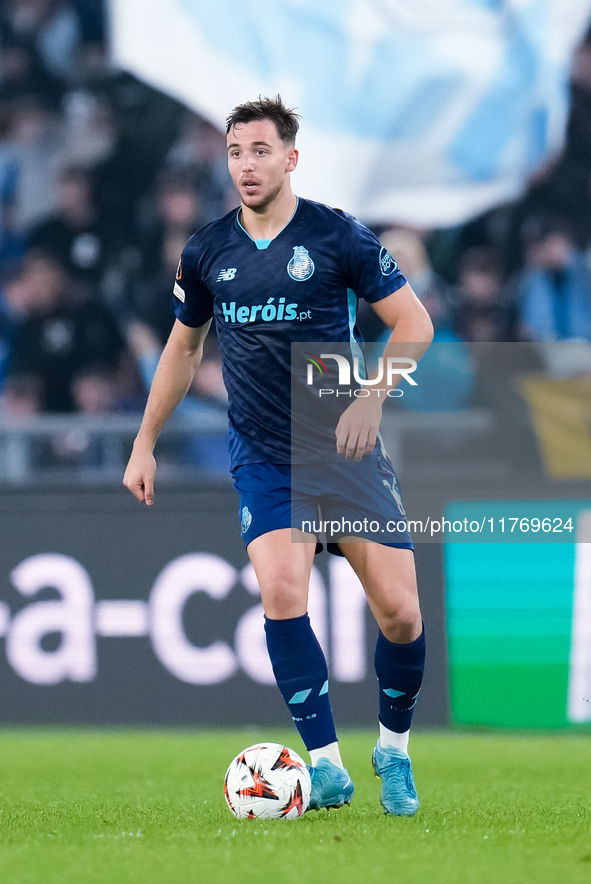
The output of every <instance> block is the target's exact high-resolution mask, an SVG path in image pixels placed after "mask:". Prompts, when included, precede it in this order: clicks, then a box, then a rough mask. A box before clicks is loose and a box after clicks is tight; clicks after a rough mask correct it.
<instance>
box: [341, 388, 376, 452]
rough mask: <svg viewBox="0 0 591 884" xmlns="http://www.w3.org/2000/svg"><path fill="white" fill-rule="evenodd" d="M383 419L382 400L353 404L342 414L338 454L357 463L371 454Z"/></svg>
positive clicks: (370, 399) (374, 397)
mask: <svg viewBox="0 0 591 884" xmlns="http://www.w3.org/2000/svg"><path fill="white" fill-rule="evenodd" d="M381 419H382V400H380V399H378V397H377V396H367V397H366V398H364V399H356V400H355V402H352V403H351V405H349V407H348V408H347V409H346V410H345V411H344V412H343V413H342V415H341V417H340V420H339V422H338V424H337V428H336V430H335V435H336V437H337V451H338V453H339V454H344V455H345V457H346V458H347V460H356V461H359V460H361V458H362V457H363V456H364V455H366V454H370V453H371V452H372V451H373V449H374V447H375V444H376V442H377V439H378V430H379V428H380V421H381Z"/></svg>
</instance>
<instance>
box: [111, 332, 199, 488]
mask: <svg viewBox="0 0 591 884" xmlns="http://www.w3.org/2000/svg"><path fill="white" fill-rule="evenodd" d="M210 325H211V320H209V321H208V322H206V323H205V324H204V325H202V326H200V327H198V328H191V327H190V326H187V325H184V324H183V323H182V322H180V321H179V320H178V319H177V320H176V321H175V324H174V326H173V328H172V331H171V333H170V337H169V339H168V341H167V344H166V346H165V348H164V350H163V351H162V356H161V357H160V362H159V363H158V368H157V369H156V374H155V375H154V380H153V381H152V386H151V389H150V395H149V396H148V402H147V404H146V410H145V412H144V417H143V419H142V423H141V426H140V429H139V432H138V434H137V436H136V439H135V442H134V444H133V451H132V453H131V457H130V459H129V463H128V465H127V469H126V471H125V476H124V477H123V484H124V485H125V487H126V488H129V490H130V491H131V493H132V494H133V495H134V497H137V499H138V500H139V501H141V502H142V503H145V504H147V505H148V506H151V505H152V504H153V503H154V477H155V475H156V460H155V459H154V454H153V451H154V446H155V444H156V440H157V438H158V436H159V435H160V433H161V431H162V429H163V427H164V425H165V424H166V422H167V420H168V418H169V417H170V416H171V414H172V413H173V411H174V410H175V408H176V407H177V405H178V404H179V402H180V401H181V400H182V399H183V398H184V396H185V394H186V393H187V390H188V389H189V387H190V385H191V382H192V380H193V376H194V374H195V371H196V369H197V367H198V366H199V363H200V362H201V357H202V355H203V342H204V341H205V338H206V336H207V332H208V330H209V326H210Z"/></svg>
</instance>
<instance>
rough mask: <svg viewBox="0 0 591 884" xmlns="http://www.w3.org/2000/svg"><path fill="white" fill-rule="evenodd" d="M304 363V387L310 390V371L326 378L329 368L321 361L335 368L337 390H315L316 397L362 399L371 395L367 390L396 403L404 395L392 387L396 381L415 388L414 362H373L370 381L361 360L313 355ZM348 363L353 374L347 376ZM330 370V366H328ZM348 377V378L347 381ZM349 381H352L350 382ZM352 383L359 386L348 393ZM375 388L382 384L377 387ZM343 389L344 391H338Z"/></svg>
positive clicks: (389, 358)
mask: <svg viewBox="0 0 591 884" xmlns="http://www.w3.org/2000/svg"><path fill="white" fill-rule="evenodd" d="M304 355H305V356H306V359H307V361H308V368H307V375H306V383H307V385H308V386H314V369H315V368H316V369H317V370H318V372H319V374H320V376H321V378H322V379H324V378H327V377H328V375H329V367H327V365H326V362H325V360H328V359H332V360H334V362H336V364H337V367H338V381H337V387H321V388H320V389H319V390H318V396H319V397H322V396H349V397H350V396H355V397H357V398H363V397H366V396H370V395H371V392H372V391H371V390H369V389H367V388H368V387H373V388H375V389H374V391H373V392H374V393H376V394H377V395H378V396H380V395H381V394H382V393H383V394H385V395H386V396H389V397H390V398H393V399H397V398H400V397H401V396H403V395H404V390H402V389H401V388H400V387H397V386H395V385H396V384H398V383H399V382H400V381H402V380H405V381H407V383H409V384H410V385H411V386H413V387H416V386H417V382H416V381H415V379H414V378H413V377H411V374H412V373H413V372H414V371H415V370H416V367H417V362H416V360H415V359H411V358H410V357H406V356H380V357H379V358H378V360H377V370H376V374H375V375H374V377H372V378H366V377H364V375H365V365H364V362H363V359H362V360H361V364H360V360H359V356H352V357H351V361H350V360H349V357H347V356H343V355H341V354H339V353H321V354H320V356H316V355H315V354H314V353H305V354H304ZM351 363H352V368H353V371H352V373H351ZM330 368H332V369H333V370H334V365H332V366H330ZM351 374H352V377H351ZM352 378H353V379H352ZM353 382H356V383H357V384H359V387H357V388H356V389H351V387H352V384H353ZM378 384H384V386H383V387H378V386H377V385H378ZM341 387H343V388H344V389H338V388H341Z"/></svg>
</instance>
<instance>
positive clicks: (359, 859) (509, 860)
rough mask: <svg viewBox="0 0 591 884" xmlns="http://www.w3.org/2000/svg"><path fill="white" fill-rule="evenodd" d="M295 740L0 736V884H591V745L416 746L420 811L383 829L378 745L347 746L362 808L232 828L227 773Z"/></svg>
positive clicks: (229, 735) (450, 742) (486, 742)
mask: <svg viewBox="0 0 591 884" xmlns="http://www.w3.org/2000/svg"><path fill="white" fill-rule="evenodd" d="M260 739H267V740H275V741H278V742H285V741H286V742H287V744H288V745H291V746H292V747H293V748H294V749H295V750H296V751H298V752H303V750H302V747H301V744H300V742H299V738H297V737H296V736H295V735H294V734H293V733H291V732H289V731H287V732H286V731H275V732H273V731H272V730H271V731H270V730H269V729H268V728H266V729H260V730H258V731H256V732H255V731H228V730H224V731H207V732H203V731H200V732H195V733H192V732H187V731H178V732H175V731H172V732H171V731H164V732H163V731H86V730H84V731H74V730H69V731H63V730H26V729H20V730H14V729H8V730H4V731H0V881H1V882H2V884H193V882H199V884H218V882H220V884H222V882H223V884H226V882H231V884H234V882H236V884H279V882H282V881H285V882H290V884H291V882H312V884H315V882H319V884H320V882H322V884H324V882H326V884H332V882H336V884H350V882H351V884H353V882H354V884H374V882H375V884H378V882H379V884H386V882H396V884H415V882H416V884H419V882H420V884H431V882H433V884H472V882H474V884H488V882H495V884H504V882H515V884H523V882H528V884H538V882H553V884H554V882H556V881H561V882H565V884H578V882H586V884H589V882H590V881H591V812H590V811H591V740H590V739H589V733H588V731H586V732H583V733H579V734H569V735H560V734H558V735H557V734H518V735H506V734H498V733H490V732H486V733H480V734H472V733H470V734H467V733H464V732H462V733H456V732H454V731H441V732H423V733H417V734H414V735H413V737H412V742H411V754H412V757H413V765H414V769H415V778H416V781H417V787H418V791H419V795H420V797H421V802H422V806H421V809H420V811H419V813H418V814H417V816H416V817H414V818H412V819H397V818H393V817H386V816H384V814H383V813H382V812H381V808H380V805H379V802H378V795H379V782H378V781H377V780H376V779H375V778H374V777H373V775H372V771H371V766H370V756H371V749H372V747H373V741H374V735H373V734H371V733H362V732H348V733H347V732H345V733H344V735H343V736H342V738H341V745H342V750H343V755H344V758H345V760H346V763H347V766H348V768H349V772H350V773H351V775H352V777H353V779H354V781H355V787H356V793H355V799H354V802H353V804H352V805H351V807H345V808H342V809H341V810H338V811H335V810H331V811H320V812H312V813H307V814H305V816H304V817H303V818H302V819H300V820H297V821H280V822H264V821H263V822H257V821H250V820H244V821H240V822H239V821H237V820H235V819H234V817H233V816H232V815H231V814H230V812H229V811H228V809H227V807H226V805H225V802H224V799H223V790H222V781H223V776H224V773H225V770H226V767H227V765H228V764H229V762H230V760H231V759H232V758H233V757H234V755H235V754H237V752H238V751H240V750H241V749H243V748H244V747H245V746H248V745H249V744H251V743H253V742H256V741H258V740H260Z"/></svg>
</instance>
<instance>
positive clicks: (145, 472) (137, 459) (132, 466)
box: [123, 448, 156, 506]
mask: <svg viewBox="0 0 591 884" xmlns="http://www.w3.org/2000/svg"><path fill="white" fill-rule="evenodd" d="M155 475H156V460H155V458H154V455H153V454H152V452H151V451H145V450H144V451H142V450H141V449H137V450H136V449H135V448H134V449H133V451H132V454H131V457H130V458H129V463H128V464H127V469H126V470H125V475H124V477H123V484H124V485H125V487H126V488H129V490H130V491H131V493H132V494H133V496H134V497H137V499H138V500H139V501H140V503H145V504H146V506H152V504H153V503H154V477H155Z"/></svg>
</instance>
